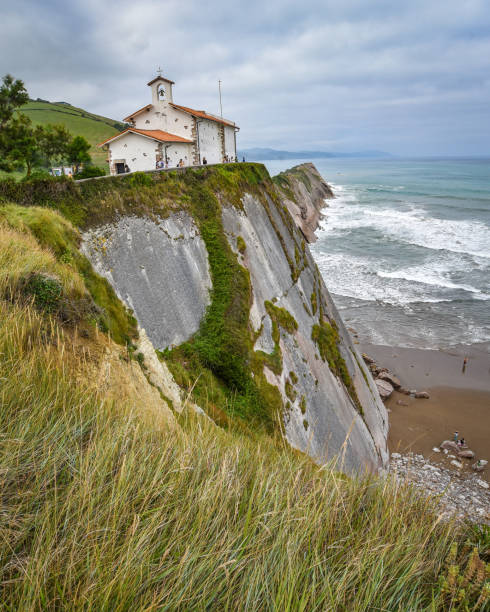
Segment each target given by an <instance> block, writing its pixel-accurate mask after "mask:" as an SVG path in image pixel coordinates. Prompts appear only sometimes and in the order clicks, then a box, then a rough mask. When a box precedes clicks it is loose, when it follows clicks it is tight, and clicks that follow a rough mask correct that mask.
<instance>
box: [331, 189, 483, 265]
mask: <svg viewBox="0 0 490 612" xmlns="http://www.w3.org/2000/svg"><path fill="white" fill-rule="evenodd" d="M332 187H333V190H334V193H335V194H336V195H337V197H336V198H335V199H334V200H330V202H329V210H328V212H327V223H326V224H324V225H323V227H322V229H321V231H320V234H319V237H322V236H323V235H328V234H329V233H332V232H338V231H339V230H341V231H344V232H346V231H348V230H355V229H359V228H370V229H373V230H377V231H378V232H380V233H381V234H382V235H383V236H384V237H385V238H387V239H389V240H394V241H397V242H402V243H406V244H411V245H416V246H420V247H423V248H425V249H428V250H433V251H448V252H453V253H464V254H468V255H472V256H475V257H478V258H480V259H481V258H485V259H490V228H489V227H488V226H487V225H486V224H485V223H482V222H481V221H470V220H464V219H463V220H451V219H439V218H436V217H431V216H430V213H429V212H428V211H427V210H426V209H424V208H423V207H421V206H420V204H415V203H413V202H412V203H410V202H409V201H403V202H401V206H400V208H398V209H395V208H393V207H391V206H386V205H380V204H379V203H377V204H375V203H374V204H373V203H370V202H362V201H359V199H360V198H361V199H362V195H363V194H362V191H359V190H358V189H356V188H355V187H351V186H340V185H332Z"/></svg>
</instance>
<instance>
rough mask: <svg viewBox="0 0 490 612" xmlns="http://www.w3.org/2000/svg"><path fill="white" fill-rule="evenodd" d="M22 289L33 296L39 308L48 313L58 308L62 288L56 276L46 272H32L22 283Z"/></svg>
mask: <svg viewBox="0 0 490 612" xmlns="http://www.w3.org/2000/svg"><path fill="white" fill-rule="evenodd" d="M23 290H24V293H26V294H27V295H31V296H32V297H33V298H34V304H35V305H36V306H37V308H39V309H40V310H44V311H46V312H50V313H54V312H56V311H57V310H58V308H59V306H60V301H61V296H62V295H63V288H62V286H61V283H60V281H59V280H58V279H57V278H53V277H52V276H48V275H46V274H38V273H36V274H32V275H31V276H30V277H29V278H27V279H26V280H25V282H24V283H23Z"/></svg>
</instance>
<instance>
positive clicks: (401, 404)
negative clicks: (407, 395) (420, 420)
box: [396, 400, 408, 406]
mask: <svg viewBox="0 0 490 612" xmlns="http://www.w3.org/2000/svg"><path fill="white" fill-rule="evenodd" d="M396 403H397V404H398V406H408V402H404V401H403V400H396Z"/></svg>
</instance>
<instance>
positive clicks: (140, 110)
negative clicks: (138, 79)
mask: <svg viewBox="0 0 490 612" xmlns="http://www.w3.org/2000/svg"><path fill="white" fill-rule="evenodd" d="M152 107H153V104H147V105H146V106H143V108H140V109H139V110H137V111H135V112H134V113H131V115H128V116H127V117H124V119H123V121H129V120H130V119H132V118H133V117H134V116H135V115H139V114H140V113H143V112H144V111H145V110H150V108H152Z"/></svg>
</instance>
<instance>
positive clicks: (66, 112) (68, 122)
mask: <svg viewBox="0 0 490 612" xmlns="http://www.w3.org/2000/svg"><path fill="white" fill-rule="evenodd" d="M20 110H21V112H23V113H25V114H26V115H27V116H28V117H29V118H30V119H31V121H32V122H33V123H34V124H36V125H46V124H47V123H51V124H59V123H61V124H62V125H64V126H65V127H66V128H67V129H68V130H69V131H70V132H71V133H72V134H73V136H84V137H85V138H86V139H87V140H88V142H89V143H90V144H91V145H92V148H91V150H90V155H91V157H92V160H93V162H94V163H95V164H96V165H98V166H104V167H106V166H107V164H106V161H105V160H106V157H107V154H106V152H105V151H103V150H102V149H99V148H97V146H96V145H97V144H98V143H99V142H102V141H103V140H105V139H106V138H110V137H111V136H113V135H114V134H117V133H118V132H120V131H121V130H122V129H123V128H124V124H123V123H120V122H118V121H115V120H114V119H109V118H107V117H102V116H100V115H94V114H93V113H89V112H88V111H86V110H83V108H77V107H75V106H71V105H70V104H67V103H66V102H45V101H40V100H30V101H29V102H28V103H27V104H26V105H25V106H23V107H22V108H21V109H20Z"/></svg>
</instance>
